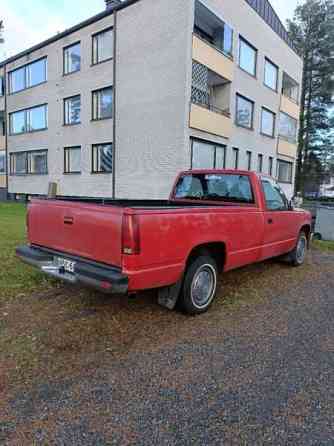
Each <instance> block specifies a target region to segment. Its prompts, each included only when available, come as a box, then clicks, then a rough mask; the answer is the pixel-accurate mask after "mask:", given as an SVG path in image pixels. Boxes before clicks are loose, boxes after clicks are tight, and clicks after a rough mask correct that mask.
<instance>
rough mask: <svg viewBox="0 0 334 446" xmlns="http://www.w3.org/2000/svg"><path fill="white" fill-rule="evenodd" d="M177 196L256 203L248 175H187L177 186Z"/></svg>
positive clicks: (179, 197) (180, 197)
mask: <svg viewBox="0 0 334 446" xmlns="http://www.w3.org/2000/svg"><path fill="white" fill-rule="evenodd" d="M175 198H178V199H183V200H187V199H189V200H211V201H226V202H231V203H247V204H253V203H255V200H254V195H253V191H252V186H251V183H250V180H249V178H248V176H246V175H231V174H193V175H185V176H183V177H181V178H180V180H179V182H178V184H177V186H176V191H175Z"/></svg>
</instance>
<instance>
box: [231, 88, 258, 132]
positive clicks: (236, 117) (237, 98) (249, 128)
mask: <svg viewBox="0 0 334 446" xmlns="http://www.w3.org/2000/svg"><path fill="white" fill-rule="evenodd" d="M239 99H242V100H244V101H246V102H249V103H250V104H252V117H251V126H250V127H248V126H246V125H242V124H239V122H238V109H239V108H238V104H239ZM254 115H255V102H254V101H253V100H252V99H249V98H247V97H246V96H243V95H242V94H240V93H237V94H236V103H235V125H236V126H237V127H241V128H243V129H246V130H251V131H254Z"/></svg>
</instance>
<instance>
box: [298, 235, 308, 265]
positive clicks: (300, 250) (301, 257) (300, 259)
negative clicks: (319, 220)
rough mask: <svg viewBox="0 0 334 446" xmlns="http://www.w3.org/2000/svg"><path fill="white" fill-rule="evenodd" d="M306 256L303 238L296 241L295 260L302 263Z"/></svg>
mask: <svg viewBox="0 0 334 446" xmlns="http://www.w3.org/2000/svg"><path fill="white" fill-rule="evenodd" d="M305 254H306V240H305V238H304V237H301V238H300V239H299V241H298V245H297V260H298V262H299V263H303V261H304V259H305Z"/></svg>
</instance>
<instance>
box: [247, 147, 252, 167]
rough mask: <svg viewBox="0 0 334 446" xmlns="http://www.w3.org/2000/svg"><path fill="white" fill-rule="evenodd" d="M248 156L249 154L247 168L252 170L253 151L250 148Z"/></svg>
mask: <svg viewBox="0 0 334 446" xmlns="http://www.w3.org/2000/svg"><path fill="white" fill-rule="evenodd" d="M246 156H247V170H252V152H251V151H250V150H247V152H246Z"/></svg>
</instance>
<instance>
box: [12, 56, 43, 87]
mask: <svg viewBox="0 0 334 446" xmlns="http://www.w3.org/2000/svg"><path fill="white" fill-rule="evenodd" d="M46 81H47V58H46V57H44V58H43V59H40V60H37V61H36V62H32V63H30V64H28V65H25V66H24V67H21V68H18V69H17V70H14V71H11V72H10V73H9V92H10V93H17V92H18V91H22V90H25V89H26V88H30V87H35V86H36V85H40V84H42V83H43V82H46Z"/></svg>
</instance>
